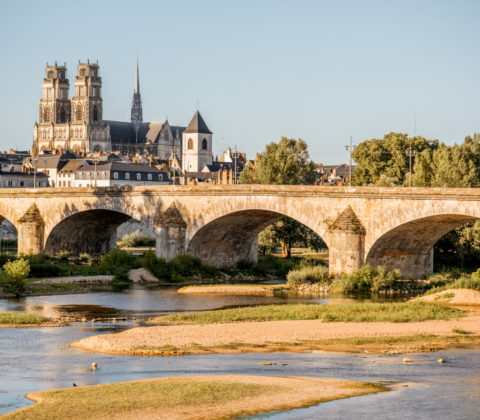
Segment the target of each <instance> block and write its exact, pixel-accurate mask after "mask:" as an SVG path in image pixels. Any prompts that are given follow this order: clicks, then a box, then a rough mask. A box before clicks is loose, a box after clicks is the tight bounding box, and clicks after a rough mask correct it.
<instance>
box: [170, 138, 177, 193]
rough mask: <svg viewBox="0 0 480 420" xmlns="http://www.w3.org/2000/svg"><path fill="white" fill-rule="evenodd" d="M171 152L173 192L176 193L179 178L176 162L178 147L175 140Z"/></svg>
mask: <svg viewBox="0 0 480 420" xmlns="http://www.w3.org/2000/svg"><path fill="white" fill-rule="evenodd" d="M170 152H171V153H172V155H173V190H174V191H175V179H176V177H177V172H176V166H175V161H176V158H177V147H176V146H175V140H173V149H170Z"/></svg>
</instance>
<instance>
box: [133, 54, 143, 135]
mask: <svg viewBox="0 0 480 420" xmlns="http://www.w3.org/2000/svg"><path fill="white" fill-rule="evenodd" d="M131 120H132V124H133V126H134V127H135V132H136V133H138V129H139V128H140V125H141V124H142V121H143V111H142V97H141V96H140V78H139V76H138V57H137V72H136V74H135V89H134V90H133V100H132V114H131Z"/></svg>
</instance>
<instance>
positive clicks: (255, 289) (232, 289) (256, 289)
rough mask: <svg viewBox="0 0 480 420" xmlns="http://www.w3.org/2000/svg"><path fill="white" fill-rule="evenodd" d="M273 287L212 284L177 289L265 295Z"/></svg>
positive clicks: (182, 290)
mask: <svg viewBox="0 0 480 420" xmlns="http://www.w3.org/2000/svg"><path fill="white" fill-rule="evenodd" d="M274 289H275V287H274V286H272V287H267V286H262V285H258V286H255V285H251V286H243V285H231V286H229V285H212V286H187V287H182V288H181V289H178V290H177V292H178V293H223V294H235V295H265V294H272V293H273V291H274Z"/></svg>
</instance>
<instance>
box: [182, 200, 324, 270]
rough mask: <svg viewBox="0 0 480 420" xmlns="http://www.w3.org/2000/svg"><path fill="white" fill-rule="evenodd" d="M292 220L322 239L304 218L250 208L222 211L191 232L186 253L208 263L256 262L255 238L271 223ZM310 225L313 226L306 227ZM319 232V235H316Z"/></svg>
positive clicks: (310, 222)
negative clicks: (285, 219) (247, 260)
mask: <svg viewBox="0 0 480 420" xmlns="http://www.w3.org/2000/svg"><path fill="white" fill-rule="evenodd" d="M284 217H291V218H292V219H295V220H297V221H298V222H300V223H303V224H304V225H306V226H307V227H309V228H310V229H312V230H313V231H314V232H315V233H317V234H318V235H319V236H321V237H322V238H324V236H323V235H325V230H324V229H319V226H318V225H316V224H315V223H312V222H313V220H312V219H310V221H309V222H307V223H305V218H304V217H299V215H298V214H297V215H291V214H285V213H283V212H280V211H278V210H277V211H273V210H267V209H265V208H249V209H242V210H237V211H230V212H225V214H221V215H218V216H217V217H214V218H211V220H208V221H204V223H203V226H201V227H198V228H197V229H192V231H193V232H192V231H191V232H189V233H190V236H191V239H190V241H189V242H188V245H187V249H186V252H187V254H189V255H192V256H195V257H199V258H201V259H202V260H204V261H207V262H209V263H211V264H214V265H217V266H221V265H224V264H233V263H235V262H237V261H239V260H241V259H252V260H256V259H257V236H258V234H259V233H260V232H261V231H262V230H263V229H265V228H266V227H267V226H269V225H270V224H272V223H274V222H277V221H279V220H281V219H283V218H284ZM309 225H313V227H312V226H309ZM319 231H320V232H319Z"/></svg>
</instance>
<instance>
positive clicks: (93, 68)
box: [70, 60, 110, 153]
mask: <svg viewBox="0 0 480 420" xmlns="http://www.w3.org/2000/svg"><path fill="white" fill-rule="evenodd" d="M99 70H100V67H99V65H98V61H97V62H96V63H95V64H91V63H90V60H87V62H86V63H81V62H80V61H79V62H78V66H77V76H75V96H74V97H73V98H72V126H71V133H72V136H71V140H70V148H71V149H73V151H74V152H76V153H80V152H83V151H85V152H87V153H88V152H94V151H95V152H98V151H104V150H107V149H108V148H109V137H110V133H109V131H110V130H109V127H108V126H107V125H106V124H105V123H104V122H103V101H102V91H101V89H102V78H101V77H100V75H99Z"/></svg>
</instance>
